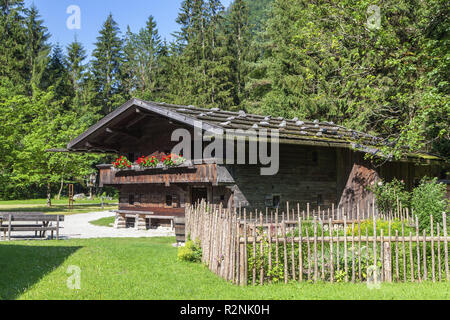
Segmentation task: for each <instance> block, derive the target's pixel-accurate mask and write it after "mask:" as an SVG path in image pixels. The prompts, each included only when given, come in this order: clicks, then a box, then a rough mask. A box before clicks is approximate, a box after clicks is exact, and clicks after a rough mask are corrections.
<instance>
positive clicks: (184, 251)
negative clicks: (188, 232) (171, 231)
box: [178, 240, 202, 262]
mask: <svg viewBox="0 0 450 320" xmlns="http://www.w3.org/2000/svg"><path fill="white" fill-rule="evenodd" d="M178 260H180V261H189V262H201V261H202V248H201V247H200V241H198V240H196V241H195V242H194V241H192V240H188V241H187V242H186V244H185V246H184V247H179V248H178Z"/></svg>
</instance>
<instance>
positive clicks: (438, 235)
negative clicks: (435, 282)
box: [436, 222, 442, 281]
mask: <svg viewBox="0 0 450 320" xmlns="http://www.w3.org/2000/svg"><path fill="white" fill-rule="evenodd" d="M436 235H437V238H438V240H437V248H438V252H437V256H438V274H439V281H442V270H441V230H440V228H439V222H438V223H437V224H436Z"/></svg>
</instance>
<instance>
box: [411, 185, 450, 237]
mask: <svg viewBox="0 0 450 320" xmlns="http://www.w3.org/2000/svg"><path fill="white" fill-rule="evenodd" d="M445 193H446V186H445V184H443V183H438V182H437V178H434V179H429V178H427V177H424V178H423V179H422V180H421V181H420V185H419V186H418V187H417V188H415V189H414V190H413V192H412V199H411V207H412V209H413V210H414V215H417V216H418V218H419V227H420V229H421V230H424V229H429V228H430V215H432V216H433V220H434V222H435V223H436V222H439V223H440V225H442V213H443V212H446V210H447V209H448V200H447V199H445ZM448 220H450V219H448ZM448 220H447V222H448Z"/></svg>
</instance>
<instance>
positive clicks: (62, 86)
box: [45, 43, 75, 110]
mask: <svg viewBox="0 0 450 320" xmlns="http://www.w3.org/2000/svg"><path fill="white" fill-rule="evenodd" d="M45 83H46V88H48V87H50V86H51V87H53V90H54V92H55V97H56V99H59V100H61V101H64V109H65V110H67V109H69V108H70V107H69V105H70V104H71V102H72V101H71V99H72V98H73V97H74V95H75V92H74V87H73V85H72V82H71V79H70V74H69V71H68V69H67V64H66V58H65V56H64V53H63V49H62V48H61V46H60V45H59V43H58V44H56V46H55V47H54V48H53V52H52V55H51V57H50V62H49V63H48V66H47V68H46V70H45Z"/></svg>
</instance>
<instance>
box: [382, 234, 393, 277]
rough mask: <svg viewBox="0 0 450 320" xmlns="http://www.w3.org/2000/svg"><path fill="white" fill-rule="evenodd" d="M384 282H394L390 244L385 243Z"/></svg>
mask: <svg viewBox="0 0 450 320" xmlns="http://www.w3.org/2000/svg"><path fill="white" fill-rule="evenodd" d="M383 256H384V262H383V265H384V268H383V269H384V281H387V282H392V265H391V261H392V260H391V247H390V245H389V242H385V243H384V255H383Z"/></svg>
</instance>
